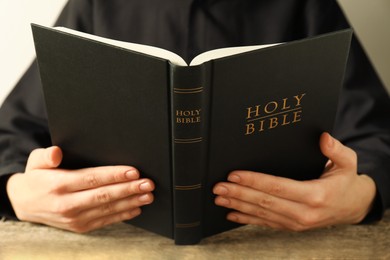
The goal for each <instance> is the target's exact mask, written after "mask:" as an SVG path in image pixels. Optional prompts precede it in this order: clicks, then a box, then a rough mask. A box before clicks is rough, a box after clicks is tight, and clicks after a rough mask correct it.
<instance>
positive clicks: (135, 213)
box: [130, 208, 141, 218]
mask: <svg viewBox="0 0 390 260" xmlns="http://www.w3.org/2000/svg"><path fill="white" fill-rule="evenodd" d="M140 214H141V209H140V208H136V209H133V210H131V211H130V218H133V217H136V216H138V215H140Z"/></svg>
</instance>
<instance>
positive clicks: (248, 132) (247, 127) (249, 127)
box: [245, 123, 255, 135]
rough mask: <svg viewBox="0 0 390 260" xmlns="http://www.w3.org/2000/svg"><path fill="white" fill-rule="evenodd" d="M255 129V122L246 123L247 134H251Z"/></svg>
mask: <svg viewBox="0 0 390 260" xmlns="http://www.w3.org/2000/svg"><path fill="white" fill-rule="evenodd" d="M254 131H255V124H253V123H249V124H246V131H245V135H251V134H253V132H254Z"/></svg>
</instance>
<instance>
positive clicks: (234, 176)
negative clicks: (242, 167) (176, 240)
mask: <svg viewBox="0 0 390 260" xmlns="http://www.w3.org/2000/svg"><path fill="white" fill-rule="evenodd" d="M228 180H229V181H231V182H235V183H239V182H241V178H240V176H238V175H237V174H231V175H229V177H228Z"/></svg>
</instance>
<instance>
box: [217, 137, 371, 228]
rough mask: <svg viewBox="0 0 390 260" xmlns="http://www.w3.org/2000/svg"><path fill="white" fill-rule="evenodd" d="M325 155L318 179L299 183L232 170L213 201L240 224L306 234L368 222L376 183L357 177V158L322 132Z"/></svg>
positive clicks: (230, 218)
mask: <svg viewBox="0 0 390 260" xmlns="http://www.w3.org/2000/svg"><path fill="white" fill-rule="evenodd" d="M320 148H321V151H322V153H323V154H324V155H325V156H326V157H328V158H329V161H328V163H327V164H326V166H325V171H324V173H323V174H322V176H321V177H320V178H319V179H315V180H308V181H295V180H292V179H288V178H282V177H276V176H272V175H268V174H264V173H258V172H250V171H234V172H232V173H230V174H229V176H228V181H229V182H221V183H218V184H217V185H216V186H215V187H214V189H213V192H214V193H215V194H216V195H218V196H217V197H216V199H215V203H216V204H217V205H219V206H224V207H226V208H231V209H233V210H234V211H233V212H231V213H229V214H228V216H227V218H228V219H229V220H231V221H234V222H238V223H241V224H254V225H259V226H269V227H272V228H277V229H287V230H293V231H303V230H307V229H313V228H319V227H325V226H330V225H336V224H354V223H359V222H360V221H362V220H363V219H364V217H365V216H366V215H367V214H368V212H369V211H370V209H371V205H372V203H373V200H374V198H375V193H376V187H375V183H374V181H373V180H372V179H371V178H370V177H368V176H367V175H358V174H357V156H356V153H355V152H354V151H353V150H351V149H350V148H348V147H346V146H344V145H342V144H341V143H340V142H339V141H337V140H336V139H334V138H333V137H331V136H330V135H329V134H327V133H324V134H322V135H321V138H320Z"/></svg>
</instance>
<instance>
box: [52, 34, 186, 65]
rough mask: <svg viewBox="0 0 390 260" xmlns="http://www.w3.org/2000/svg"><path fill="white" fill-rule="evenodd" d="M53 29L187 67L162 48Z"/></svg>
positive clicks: (178, 57) (177, 56)
mask: <svg viewBox="0 0 390 260" xmlns="http://www.w3.org/2000/svg"><path fill="white" fill-rule="evenodd" d="M53 29H55V30H58V31H62V32H65V33H69V34H73V35H77V36H79V37H83V38H87V39H91V40H94V41H98V42H102V43H106V44H109V45H113V46H117V47H120V48H124V49H127V50H132V51H136V52H140V53H144V54H147V55H150V56H154V57H158V58H161V59H165V60H169V61H170V62H172V63H173V64H176V65H179V66H187V63H186V62H185V61H184V59H183V58H182V57H180V56H179V55H177V54H176V53H173V52H171V51H168V50H165V49H162V48H158V47H153V46H149V45H144V44H137V43H130V42H124V41H118V40H112V39H108V38H104V37H100V36H96V35H92V34H89V33H84V32H79V31H76V30H72V29H69V28H65V27H54V28H53Z"/></svg>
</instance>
